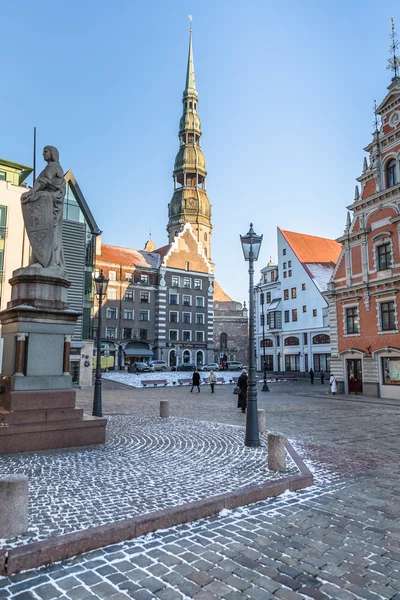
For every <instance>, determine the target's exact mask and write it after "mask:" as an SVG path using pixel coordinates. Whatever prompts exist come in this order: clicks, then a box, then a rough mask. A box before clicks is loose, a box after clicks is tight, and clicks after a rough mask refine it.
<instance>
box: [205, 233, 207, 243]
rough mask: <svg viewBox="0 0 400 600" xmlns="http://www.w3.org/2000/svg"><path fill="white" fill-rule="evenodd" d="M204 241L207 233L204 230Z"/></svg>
mask: <svg viewBox="0 0 400 600" xmlns="http://www.w3.org/2000/svg"><path fill="white" fill-rule="evenodd" d="M204 241H205V242H206V241H207V233H206V232H204Z"/></svg>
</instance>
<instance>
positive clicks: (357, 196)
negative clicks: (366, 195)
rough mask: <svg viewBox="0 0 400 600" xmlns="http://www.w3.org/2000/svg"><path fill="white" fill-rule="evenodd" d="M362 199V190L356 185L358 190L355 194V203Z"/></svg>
mask: <svg viewBox="0 0 400 600" xmlns="http://www.w3.org/2000/svg"><path fill="white" fill-rule="evenodd" d="M359 199H360V190H359V189H358V185H356V189H355V192H354V202H357V201H358V200H359Z"/></svg>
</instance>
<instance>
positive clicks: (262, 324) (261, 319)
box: [260, 315, 264, 327]
mask: <svg viewBox="0 0 400 600" xmlns="http://www.w3.org/2000/svg"><path fill="white" fill-rule="evenodd" d="M260 325H261V327H264V315H261V318H260Z"/></svg>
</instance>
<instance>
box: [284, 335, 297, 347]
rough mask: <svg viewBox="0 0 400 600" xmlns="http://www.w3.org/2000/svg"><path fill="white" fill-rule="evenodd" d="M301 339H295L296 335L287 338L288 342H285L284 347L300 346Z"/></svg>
mask: <svg viewBox="0 0 400 600" xmlns="http://www.w3.org/2000/svg"><path fill="white" fill-rule="evenodd" d="M299 343H300V342H299V338H298V337H295V336H294V335H291V336H290V337H288V338H286V340H285V341H284V342H283V345H284V346H298V345H299Z"/></svg>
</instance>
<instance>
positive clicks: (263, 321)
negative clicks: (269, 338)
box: [254, 285, 269, 392]
mask: <svg viewBox="0 0 400 600" xmlns="http://www.w3.org/2000/svg"><path fill="white" fill-rule="evenodd" d="M254 289H255V290H257V291H258V292H260V306H261V316H262V319H261V322H262V336H263V361H264V368H263V371H264V384H263V386H262V390H261V391H262V392H269V387H268V383H267V363H266V361H265V312H264V305H265V293H264V292H263V291H262V289H261V288H260V286H258V285H255V286H254ZM261 294H262V299H263V301H262V302H261Z"/></svg>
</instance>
